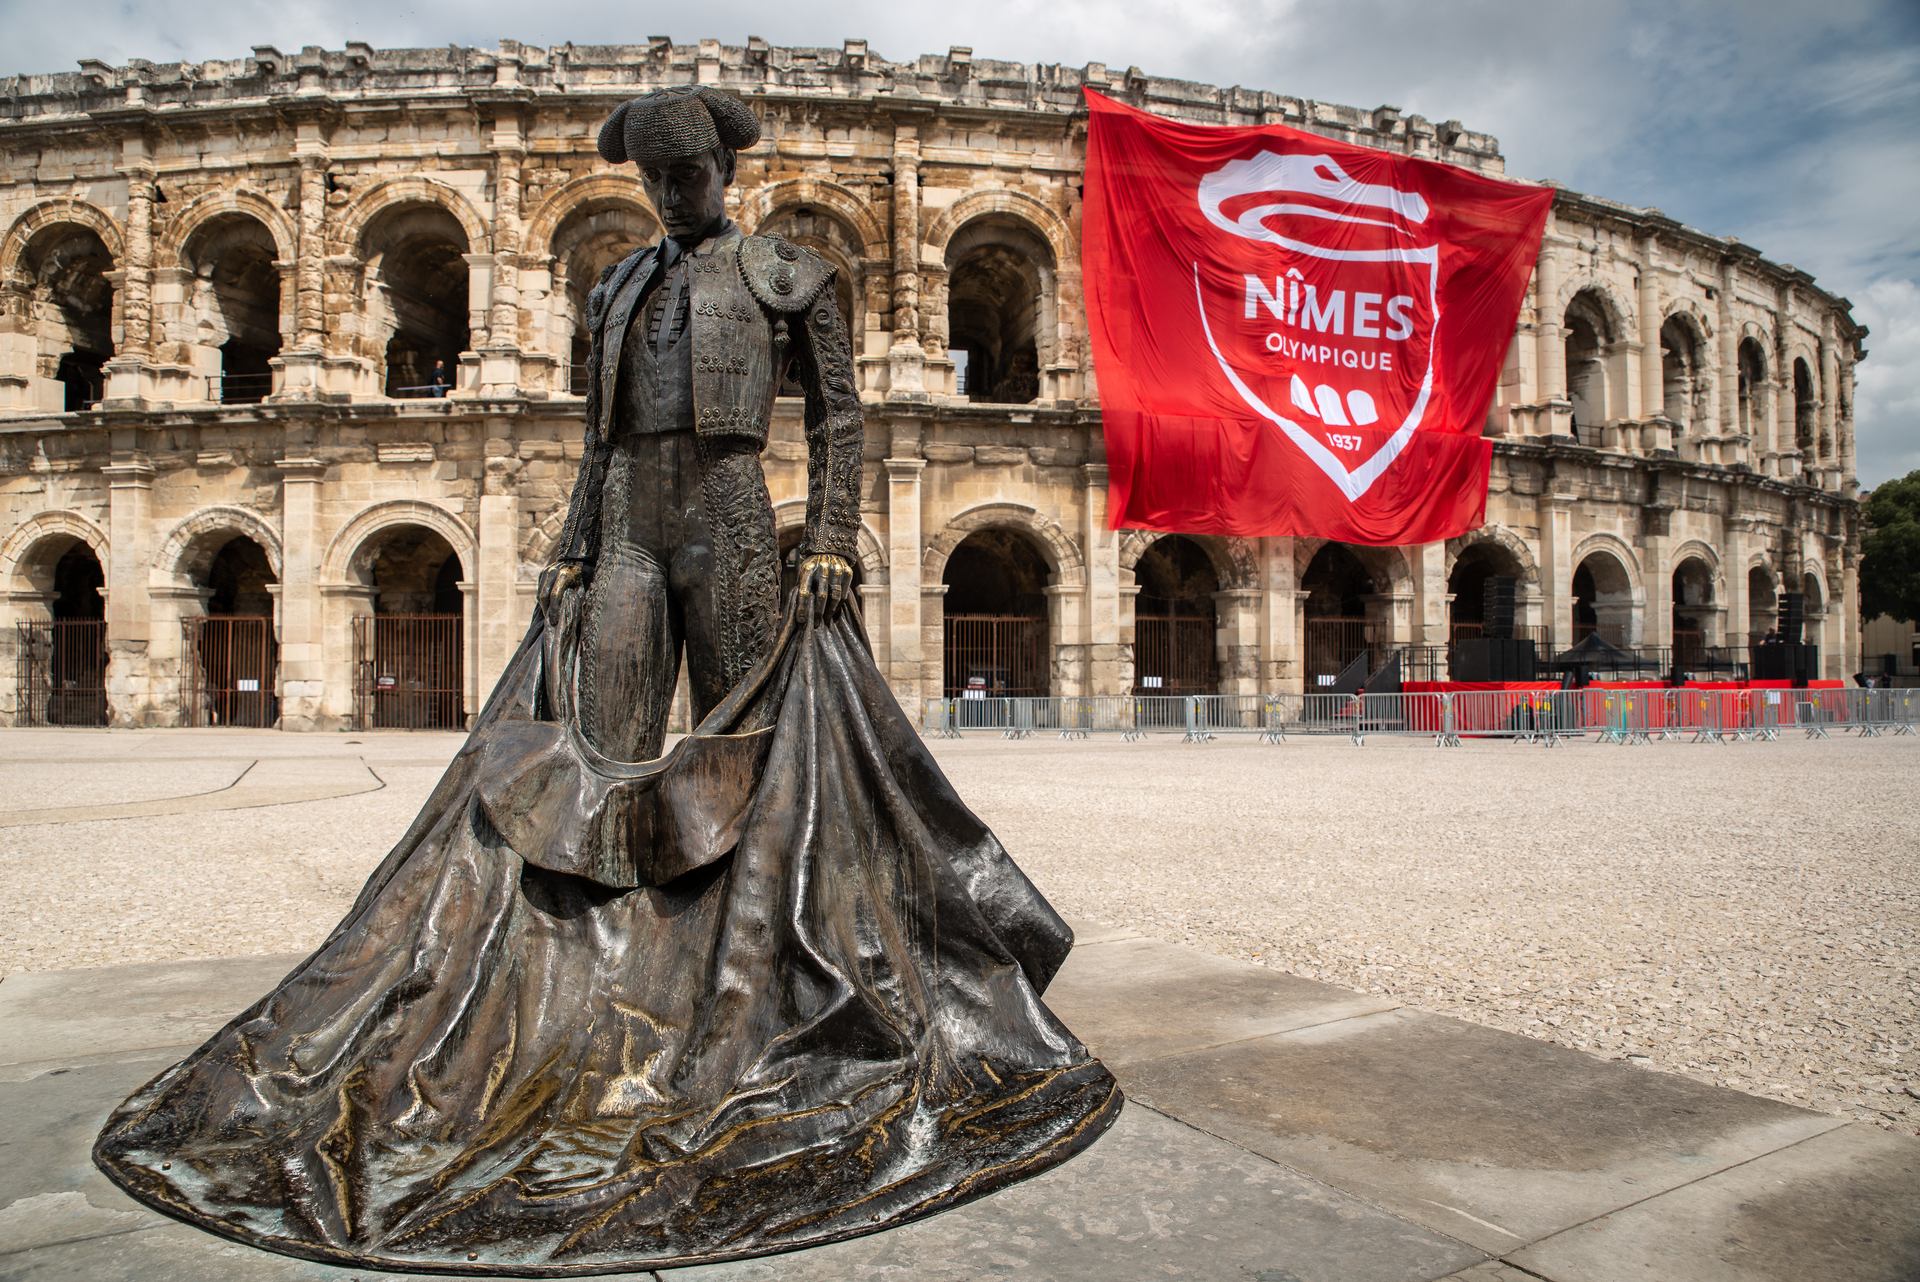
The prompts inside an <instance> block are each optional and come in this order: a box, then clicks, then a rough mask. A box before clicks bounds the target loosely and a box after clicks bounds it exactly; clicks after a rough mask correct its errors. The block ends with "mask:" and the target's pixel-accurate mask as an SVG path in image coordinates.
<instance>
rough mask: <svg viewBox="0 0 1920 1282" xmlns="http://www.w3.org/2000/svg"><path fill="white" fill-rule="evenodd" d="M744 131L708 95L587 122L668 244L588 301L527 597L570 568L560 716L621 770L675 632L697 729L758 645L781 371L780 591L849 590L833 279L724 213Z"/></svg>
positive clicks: (774, 585) (695, 92) (834, 599)
mask: <svg viewBox="0 0 1920 1282" xmlns="http://www.w3.org/2000/svg"><path fill="white" fill-rule="evenodd" d="M759 135H760V126H759V122H758V121H756V120H755V119H754V118H753V115H752V113H751V112H749V111H748V110H747V109H746V108H745V107H743V106H741V105H740V104H739V103H738V102H736V101H735V100H734V99H732V98H729V97H727V96H726V95H725V94H721V93H718V92H715V91H713V90H710V89H685V90H664V91H661V92H659V93H654V94H649V95H648V96H646V97H644V98H639V99H635V100H634V101H632V102H629V103H627V104H626V105H624V106H622V107H621V108H620V109H619V110H617V111H615V112H614V113H613V115H612V116H610V117H609V118H608V119H607V122H606V123H605V124H604V125H602V126H601V128H600V139H599V149H600V154H601V155H602V156H603V157H605V158H606V159H607V160H609V161H613V162H615V163H621V162H626V161H631V162H633V163H634V164H635V165H636V166H637V167H638V168H639V171H640V180H641V183H642V184H643V185H644V186H645V188H646V192H647V195H648V197H649V198H650V199H651V200H652V202H653V205H654V208H655V209H657V210H658V211H659V212H660V216H661V219H662V221H663V222H664V223H665V224H666V231H667V235H666V238H665V239H664V240H662V241H661V242H660V243H659V244H658V245H653V246H648V247H647V248H644V249H640V250H636V251H635V252H634V253H632V254H630V255H629V256H627V257H626V258H624V259H622V260H621V261H620V262H619V263H617V264H615V265H614V266H613V267H611V268H609V269H608V270H607V272H606V273H605V274H604V275H603V276H602V277H601V278H600V282H599V284H597V285H596V286H594V289H593V292H592V293H591V294H590V295H589V296H588V298H587V331H588V338H589V347H588V354H587V450H586V455H585V463H584V465H583V466H582V468H581V474H580V479H579V482H578V484H577V485H576V486H575V489H574V498H573V503H572V504H571V506H570V508H569V510H568V514H567V524H566V528H565V530H564V532H563V534H562V536H561V540H560V552H559V560H558V561H557V562H556V564H555V568H554V569H553V570H551V571H549V574H548V576H547V577H546V578H545V580H544V582H543V585H542V586H543V591H542V593H541V597H542V604H543V608H545V609H546V610H547V611H548V614H549V618H550V619H551V618H553V615H554V610H555V602H556V599H557V598H558V597H559V595H560V594H561V593H563V592H564V591H565V590H566V589H567V588H568V587H569V586H570V585H572V584H573V583H575V582H577V581H578V579H579V577H580V574H581V572H582V571H583V570H584V571H585V572H586V573H587V574H588V582H589V586H588V588H587V602H586V604H585V607H584V615H585V617H584V619H583V623H582V639H581V644H582V654H581V663H582V666H583V671H584V672H586V673H588V674H590V679H589V680H586V681H584V682H583V683H582V686H581V708H580V711H581V716H582V719H583V720H584V721H585V722H586V723H587V725H588V727H589V736H590V737H591V738H592V739H593V740H594V741H595V742H596V743H597V744H598V745H599V746H600V747H601V748H602V749H603V750H604V751H606V752H608V753H609V754H611V755H614V756H619V757H624V758H626V759H628V760H643V759H646V758H649V757H653V756H656V755H657V754H658V753H659V750H660V743H661V736H662V734H663V733H664V729H665V717H666V710H667V704H668V701H669V700H670V699H671V698H672V695H673V688H674V681H675V677H676V674H677V669H678V666H679V665H678V655H677V653H676V652H677V651H678V649H679V648H680V644H681V642H682V641H683V640H684V643H685V648H686V654H687V668H688V688H689V690H690V692H691V694H692V697H693V705H694V714H695V717H696V719H697V718H699V717H701V716H704V715H705V714H706V713H707V712H708V711H710V710H711V709H712V708H713V707H714V705H715V704H717V703H719V701H720V697H721V696H722V695H723V694H724V693H725V692H726V691H727V690H729V689H731V688H732V687H733V685H734V684H735V683H736V682H737V681H739V679H740V678H741V677H742V676H744V675H745V674H746V672H747V669H748V668H749V667H751V666H752V664H753V662H754V661H755V660H757V659H758V658H760V657H761V655H763V654H764V653H765V652H766V650H767V647H768V645H769V644H770V643H771V642H772V640H773V631H774V620H775V616H776V614H777V612H778V608H779V600H778V597H779V586H780V569H779V564H778V561H777V557H776V548H775V544H774V533H773V509H772V505H771V503H770V502H769V501H768V497H767V483H766V477H765V475H764V474H763V473H762V471H761V467H760V457H759V456H760V450H761V448H762V447H763V446H765V445H766V442H767V426H768V420H769V418H770V417H771V414H772V410H773V399H774V395H775V393H776V392H777V391H778V389H779V387H780V385H781V383H782V381H783V377H784V376H785V374H786V373H787V371H788V368H789V366H791V367H792V369H793V372H794V373H795V374H796V375H797V376H798V379H799V382H800V385H801V387H802V388H804V389H805V392H806V427H807V455H808V460H809V466H808V469H807V530H806V541H805V544H804V545H803V552H804V554H805V560H804V561H803V562H802V568H801V574H800V590H801V591H802V592H803V593H807V594H819V595H821V596H824V597H825V598H826V599H827V600H828V601H829V602H830V603H831V604H834V605H837V604H838V603H839V602H840V601H841V600H842V599H843V598H844V597H845V596H846V593H847V589H848V587H849V585H850V584H851V582H852V577H853V571H852V567H851V565H850V564H849V558H851V557H852V555H853V552H854V533H855V531H856V530H857V529H858V526H859V520H860V517H859V484H860V447H861V443H862V432H861V420H860V401H859V397H858V395H857V393H856V392H855V389H854V384H853V362H852V357H851V354H850V352H849V350H848V346H847V336H846V332H845V330H844V329H843V328H842V327H841V322H840V317H839V314H838V310H837V308H836V306H835V303H834V294H833V289H832V276H833V270H832V268H830V267H829V266H828V265H827V264H826V263H825V262H823V261H822V260H821V259H820V258H819V256H818V255H816V254H814V253H812V252H811V251H809V250H806V249H803V248H801V247H800V246H798V245H795V244H792V243H791V242H789V241H785V240H780V239H777V238H772V237H763V236H742V235H741V234H740V231H739V229H738V228H736V227H735V226H734V225H733V224H732V223H731V222H730V221H729V220H728V219H727V216H726V205H725V196H726V189H727V184H728V183H730V182H731V181H732V180H733V171H734V154H735V153H736V152H737V151H739V150H740V149H742V148H744V147H750V146H752V145H753V143H754V142H755V141H756V140H757V139H758V138H759ZM636 640H637V642H638V643H637V644H635V641H636Z"/></svg>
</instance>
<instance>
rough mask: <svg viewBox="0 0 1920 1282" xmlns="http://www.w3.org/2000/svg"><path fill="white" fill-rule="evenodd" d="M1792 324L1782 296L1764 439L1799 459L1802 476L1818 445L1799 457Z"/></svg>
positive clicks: (1777, 308)
mask: <svg viewBox="0 0 1920 1282" xmlns="http://www.w3.org/2000/svg"><path fill="white" fill-rule="evenodd" d="M1792 324H1793V318H1792V317H1791V316H1789V315H1788V314H1787V306H1786V299H1785V298H1784V297H1782V298H1781V299H1780V302H1779V303H1778V305H1777V306H1775V307H1774V309H1773V352H1772V354H1771V357H1770V359H1771V360H1772V361H1773V377H1772V378H1771V379H1770V380H1768V381H1769V382H1771V383H1772V384H1773V386H1772V388H1771V389H1770V391H1771V392H1772V395H1770V396H1768V397H1767V440H1768V441H1769V442H1771V446H1770V448H1772V449H1775V450H1779V451H1781V452H1783V453H1788V452H1791V453H1792V454H1793V455H1794V457H1796V458H1799V459H1800V469H1801V474H1802V475H1803V476H1804V475H1805V474H1806V473H1807V472H1808V471H1811V470H1812V468H1813V466H1814V461H1813V460H1814V452H1815V449H1817V448H1818V447H1819V444H1820V442H1819V441H1818V440H1817V439H1816V440H1815V441H1814V448H1813V449H1809V450H1808V451H1807V453H1806V455H1805V456H1804V457H1802V456H1801V455H1800V453H1799V450H1800V440H1799V435H1798V427H1799V424H1798V421H1797V412H1798V408H1799V407H1798V406H1797V405H1795V404H1794V398H1793V354H1792V352H1791V351H1790V350H1789V349H1788V347H1787V335H1788V334H1790V333H1792V330H1791V329H1790V328H1789V326H1791V325H1792ZM1726 461H1729V462H1730V461H1731V460H1726Z"/></svg>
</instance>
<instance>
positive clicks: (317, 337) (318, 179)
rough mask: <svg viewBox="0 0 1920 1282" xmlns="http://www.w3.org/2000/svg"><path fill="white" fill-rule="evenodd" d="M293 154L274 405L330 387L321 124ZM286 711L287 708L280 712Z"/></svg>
mask: <svg viewBox="0 0 1920 1282" xmlns="http://www.w3.org/2000/svg"><path fill="white" fill-rule="evenodd" d="M293 153H294V156H295V157H296V158H297V159H298V160H299V162H300V182H299V186H298V188H297V194H298V199H299V207H298V209H297V211H296V213H295V220H294V251H293V271H292V282H291V283H292V286H293V334H292V337H291V340H290V341H289V342H288V343H287V344H286V345H285V347H284V349H283V350H282V351H281V353H280V354H279V355H278V356H276V357H274V358H273V359H274V363H275V364H276V365H277V366H278V367H279V378H278V380H277V381H278V386H277V387H276V388H275V390H274V393H273V396H272V398H271V399H273V400H276V401H312V400H318V399H319V398H320V394H321V391H322V390H323V388H324V386H325V384H324V375H323V373H322V356H323V353H324V351H325V348H326V341H327V338H326V334H327V297H326V287H327V281H326V269H325V264H326V256H327V236H326V225H327V149H326V141H325V138H324V136H323V135H322V133H321V125H320V123H319V122H318V121H300V122H298V123H296V125H295V127H294V143H293ZM285 707H286V704H285V703H284V702H283V703H282V704H281V708H282V709H283V710H284V709H285Z"/></svg>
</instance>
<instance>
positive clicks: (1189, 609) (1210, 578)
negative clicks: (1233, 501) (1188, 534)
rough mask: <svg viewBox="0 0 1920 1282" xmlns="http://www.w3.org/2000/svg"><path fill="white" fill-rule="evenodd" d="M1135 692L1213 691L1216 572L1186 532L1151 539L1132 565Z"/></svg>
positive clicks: (1216, 685) (1216, 671) (1217, 663)
mask: <svg viewBox="0 0 1920 1282" xmlns="http://www.w3.org/2000/svg"><path fill="white" fill-rule="evenodd" d="M1133 580H1134V583H1135V584H1137V585H1138V586H1139V589H1140V591H1139V594H1138V595H1137V596H1135V597H1134V599H1133V689H1134V693H1135V694H1179V695H1186V694H1215V693H1217V692H1218V691H1219V688H1220V661H1219V631H1220V621H1219V606H1218V603H1217V602H1216V601H1215V599H1214V598H1215V596H1216V594H1217V593H1218V592H1219V591H1220V576H1219V574H1218V573H1217V572H1216V571H1215V570H1214V568H1213V558H1212V557H1210V556H1208V555H1207V552H1206V549H1205V548H1203V547H1201V546H1200V545H1199V544H1198V543H1197V542H1195V541H1194V540H1192V539H1190V538H1185V537H1183V536H1181V535H1178V534H1169V535H1167V536H1166V537H1164V538H1160V539H1156V540H1154V542H1153V543H1152V544H1151V545H1150V546H1149V547H1148V548H1147V550H1146V551H1145V552H1143V553H1141V555H1140V560H1139V562H1138V564H1136V565H1135V566H1134V567H1133Z"/></svg>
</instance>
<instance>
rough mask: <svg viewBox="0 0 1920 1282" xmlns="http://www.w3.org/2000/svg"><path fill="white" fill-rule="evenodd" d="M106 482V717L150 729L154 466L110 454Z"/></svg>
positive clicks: (134, 454) (138, 456) (130, 454)
mask: <svg viewBox="0 0 1920 1282" xmlns="http://www.w3.org/2000/svg"><path fill="white" fill-rule="evenodd" d="M100 473H101V475H102V476H103V477H105V478H106V482H107V564H106V565H105V566H104V567H102V568H103V569H104V570H105V571H106V587H107V717H108V724H109V725H112V726H114V727H116V728H122V727H127V726H142V725H152V724H155V722H154V720H153V717H152V713H153V708H152V706H151V702H150V699H149V691H148V688H147V675H148V666H149V653H148V651H149V646H150V643H151V641H152V612H153V598H152V597H151V596H150V595H149V594H148V591H147V588H148V584H147V563H148V559H149V557H148V554H149V552H150V549H149V547H148V543H147V536H148V529H147V526H148V521H149V519H150V511H151V508H152V500H153V464H152V463H151V462H149V461H148V459H147V456H146V455H145V454H142V453H140V452H139V451H136V450H118V449H116V450H115V451H114V452H113V461H112V462H111V463H109V464H107V465H106V466H105V467H103V468H101V469H100Z"/></svg>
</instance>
